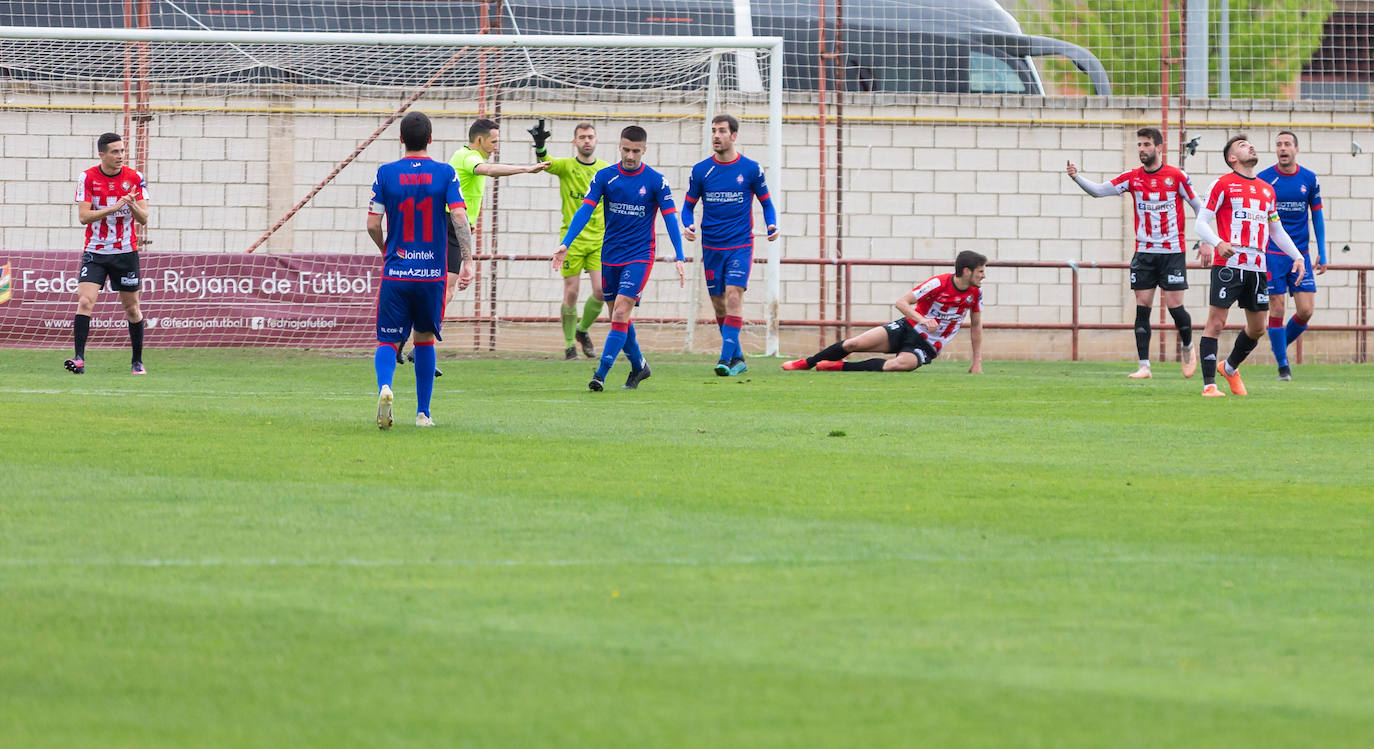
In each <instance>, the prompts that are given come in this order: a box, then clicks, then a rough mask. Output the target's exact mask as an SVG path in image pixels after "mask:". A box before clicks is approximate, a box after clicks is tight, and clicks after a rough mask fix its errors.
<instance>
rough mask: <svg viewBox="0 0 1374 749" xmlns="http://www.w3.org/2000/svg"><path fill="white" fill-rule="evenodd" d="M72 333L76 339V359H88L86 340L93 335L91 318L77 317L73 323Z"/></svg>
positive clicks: (88, 316)
mask: <svg viewBox="0 0 1374 749" xmlns="http://www.w3.org/2000/svg"><path fill="white" fill-rule="evenodd" d="M72 333H73V335H74V336H75V337H76V358H78V359H85V358H86V338H87V337H88V336H89V335H90V334H91V316H90V315H77V316H76V319H75V320H73V321H72Z"/></svg>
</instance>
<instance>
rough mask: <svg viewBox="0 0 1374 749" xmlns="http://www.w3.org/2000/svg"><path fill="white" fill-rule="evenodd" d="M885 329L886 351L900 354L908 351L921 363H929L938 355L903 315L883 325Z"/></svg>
mask: <svg viewBox="0 0 1374 749" xmlns="http://www.w3.org/2000/svg"><path fill="white" fill-rule="evenodd" d="M883 330H886V331H887V353H889V354H900V353H902V352H904V351H905V352H909V353H912V354H915V355H916V358H917V359H920V360H921V364H929V363H930V362H931V361H933V360H934V359H935V357H937V356H939V355H940V352H938V351H936V350H935V347H934V346H931V345H930V342H929V341H927V340H926V337H925V336H923V335H921V332H920V331H919V330H917V329H916V326H915V325H912V324H911V321H910V320H908V319H906V318H905V317H901V318H898V319H896V320H893V321H892V322H890V323H888V324H886V325H884V326H883Z"/></svg>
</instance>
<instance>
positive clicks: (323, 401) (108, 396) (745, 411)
mask: <svg viewBox="0 0 1374 749" xmlns="http://www.w3.org/2000/svg"><path fill="white" fill-rule="evenodd" d="M1308 335H1312V334H1311V333H1309V334H1308ZM1127 338H1129V337H1127ZM1226 345H1228V346H1229V337H1228V339H1227V342H1226ZM65 355H66V354H65V353H62V352H33V351H5V352H3V356H0V414H3V415H4V416H3V419H4V421H3V425H0V435H3V436H2V437H0V445H3V448H0V476H2V477H3V483H0V653H3V654H4V655H3V657H0V684H3V685H5V686H4V688H0V736H3V737H4V740H3V744H4V746H6V747H43V746H52V747H88V746H93V747H138V748H139V749H157V748H158V747H211V748H213V747H331V748H332V747H340V746H368V747H374V746H375V747H402V746H414V747H450V746H452V747H554V746H556V747H583V746H585V747H665V748H669V749H671V748H673V747H750V748H751V749H755V748H760V749H761V748H768V747H907V746H929V747H953V748H956V749H957V748H958V747H1051V746H1052V747H1094V748H1097V747H1113V748H1115V747H1126V748H1128V749H1129V748H1134V747H1189V748H1192V747H1225V748H1226V749H1232V748H1233V747H1247V748H1248V747H1283V746H1290V747H1291V746H1313V747H1322V748H1323V749H1326V748H1328V747H1359V748H1360V749H1364V748H1365V747H1368V746H1370V745H1371V743H1372V742H1371V737H1374V690H1371V689H1370V688H1369V685H1370V674H1371V673H1374V627H1371V626H1370V622H1371V621H1374V543H1371V538H1374V525H1371V523H1372V522H1374V520H1372V519H1374V512H1371V509H1374V461H1371V460H1370V459H1369V449H1368V445H1369V441H1370V426H1369V425H1370V424H1371V423H1374V378H1371V377H1370V376H1369V372H1368V371H1367V365H1340V366H1335V365H1332V366H1304V367H1298V368H1297V372H1296V377H1297V378H1296V379H1295V380H1294V381H1293V382H1291V383H1284V384H1279V383H1277V382H1274V381H1273V371H1272V369H1270V368H1269V367H1267V366H1261V365H1259V364H1256V365H1254V366H1251V367H1247V368H1246V369H1245V370H1244V372H1245V373H1246V375H1247V382H1248V384H1249V389H1250V393H1251V394H1250V396H1249V397H1247V398H1237V397H1228V398H1224V399H1218V400H1212V399H1204V398H1201V397H1199V395H1198V391H1199V388H1200V383H1199V382H1198V381H1197V380H1196V379H1194V380H1184V379H1182V377H1181V376H1180V375H1179V374H1178V371H1177V369H1176V368H1175V367H1172V366H1164V365H1162V364H1161V365H1157V366H1156V375H1155V379H1154V380H1150V381H1146V382H1133V381H1127V380H1126V379H1124V378H1123V377H1122V376H1121V375H1122V373H1123V372H1125V371H1126V369H1125V368H1124V366H1123V365H1112V364H1094V363H1082V364H1068V363H1048V362H1040V363H1005V362H995V361H989V362H985V364H984V369H985V370H986V371H987V374H985V375H977V376H975V375H969V374H966V373H965V370H966V368H967V364H966V363H964V362H957V361H948V362H947V361H943V360H941V361H937V362H936V363H934V364H933V365H931V366H930V367H927V368H923V369H922V370H920V371H919V372H915V373H911V374H892V373H888V374H876V373H828V372H782V371H780V370H778V369H777V363H776V362H777V360H769V359H766V358H762V357H760V358H757V359H754V360H752V361H751V362H750V365H751V371H750V377H749V378H748V380H741V379H737V378H729V379H725V378H719V377H716V376H715V375H714V374H712V372H711V370H710V365H711V363H712V361H713V360H714V357H710V358H706V357H683V356H662V355H651V358H652V361H653V366H654V376H653V378H652V379H651V380H649V381H647V382H646V383H645V384H644V385H643V386H641V387H640V389H639V390H637V391H634V392H622V391H620V390H619V389H611V390H610V391H608V392H605V393H599V394H593V393H589V392H587V391H586V381H587V375H588V372H589V367H590V363H582V364H568V363H565V362H563V361H555V360H551V359H544V360H537V359H533V358H530V359H524V360H515V361H510V360H495V359H477V360H474V359H453V358H445V359H444V361H443V369H444V372H445V376H444V377H443V378H442V379H441V380H439V382H438V383H437V386H436V392H435V401H434V417H435V420H436V421H437V422H438V426H437V427H436V428H434V429H417V428H415V427H414V426H412V421H411V420H410V419H408V418H404V417H405V416H406V415H407V414H408V412H409V410H410V409H413V408H414V384H413V381H412V374H411V368H410V367H402V368H401V369H400V370H399V371H398V372H397V378H396V383H397V385H396V392H397V402H396V405H397V409H398V411H397V415H398V416H399V417H401V418H398V419H397V424H396V428H395V429H394V430H392V431H390V432H379V431H378V430H377V429H376V427H375V426H373V412H374V407H375V395H372V392H371V391H372V388H373V382H372V380H373V373H372V358H371V355H370V354H363V355H356V356H348V355H339V354H307V353H289V352H245V351H236V350H227V349H216V350H209V351H186V350H180V351H165V350H153V351H150V352H148V356H147V361H148V365H149V367H150V369H151V374H149V375H147V376H146V377H130V376H129V374H128V364H127V362H128V358H127V356H128V355H127V352H126V351H123V350H102V351H91V352H89V356H88V357H87V362H88V365H87V374H85V375H82V376H81V377H73V376H72V375H69V374H68V373H67V372H65V371H64V370H63V369H62V366H61V361H62V359H63V357H64V356H65ZM1256 356H1257V357H1258V356H1259V354H1258V353H1257V354H1256ZM624 374H625V366H624V364H623V363H622V364H621V365H620V366H618V367H617V368H616V369H615V370H613V372H612V376H613V378H614V377H617V376H621V377H623V376H624ZM1295 415H1296V416H1295ZM1299 418H1300V420H1299ZM831 433H841V434H844V435H845V437H844V438H843V439H832V438H827V436H826V435H827V434H831Z"/></svg>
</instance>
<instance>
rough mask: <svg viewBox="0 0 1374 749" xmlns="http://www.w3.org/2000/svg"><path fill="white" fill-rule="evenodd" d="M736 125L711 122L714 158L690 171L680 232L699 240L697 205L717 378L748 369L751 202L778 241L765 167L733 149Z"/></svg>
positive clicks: (726, 120) (727, 119)
mask: <svg viewBox="0 0 1374 749" xmlns="http://www.w3.org/2000/svg"><path fill="white" fill-rule="evenodd" d="M738 137H739V120H737V119H735V118H734V117H731V116H730V115H728V114H720V115H716V116H715V117H713V118H712V119H711V150H712V151H714V152H715V153H714V154H713V155H712V156H711V157H710V158H708V159H705V160H704V161H701V162H700V163H698V164H697V165H696V166H694V167H692V176H691V179H689V180H688V182H687V196H686V197H685V198H683V199H682V205H683V208H682V221H683V230H682V233H683V235H684V236H685V237H687V240H688V241H689V242H695V241H696V238H697V226H696V219H695V217H693V215H692V209H693V207H695V206H696V204H697V201H698V200H700V201H701V261H702V268H703V270H705V271H706V292H707V293H708V294H710V296H711V306H712V307H714V308H715V311H716V325H717V326H718V327H719V328H720V361H718V362H717V363H716V366H715V371H716V374H717V375H719V376H721V377H726V376H728V375H738V374H743V373H744V372H745V371H746V370H748V369H749V367H748V366H746V365H745V363H744V351H743V350H742V349H741V348H740V345H739V331H740V327H742V326H743V319H742V313H743V307H744V290H745V289H746V288H748V286H749V269H750V268H751V267H752V266H753V263H754V211H753V206H754V201H753V198H754V197H757V198H758V199H759V205H761V206H762V207H763V221H764V224H765V225H766V226H767V227H768V241H769V242H773V241H776V240H777V238H778V215H777V212H776V211H775V210H774V208H773V201H772V199H770V198H769V197H768V185H767V184H766V183H765V182H764V179H763V167H762V166H759V163H758V162H757V161H754V160H752V159H748V158H745V157H744V156H742V155H740V153H739V152H738V151H736V150H735V139H737V138H738Z"/></svg>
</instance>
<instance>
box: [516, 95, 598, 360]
mask: <svg viewBox="0 0 1374 749" xmlns="http://www.w3.org/2000/svg"><path fill="white" fill-rule="evenodd" d="M530 135H531V136H533V137H534V155H535V156H536V157H537V158H538V159H539V160H540V161H546V162H548V164H549V169H548V172H549V174H553V175H556V176H557V177H558V188H559V193H560V194H561V195H562V198H563V201H562V202H563V226H562V227H561V228H560V229H559V232H560V233H561V234H566V233H567V231H568V226H569V225H571V224H572V219H573V214H575V213H577V209H578V208H581V207H582V198H584V197H586V195H587V188H588V187H589V186H590V185H591V183H592V177H595V176H596V173H597V172H599V171H601V170H602V169H605V168H606V167H608V166H610V164H608V163H606V162H605V161H602V160H601V159H598V158H596V127H594V126H593V125H592V124H591V123H590V122H579V123H577V127H575V128H573V148H574V149H576V151H577V155H576V156H570V157H564V158H559V159H553V158H550V157H549V152H548V149H547V148H545V146H544V143H545V142H546V141H547V140H548V139H549V137H550V136H552V135H553V133H551V132H549V131H548V130H547V129H545V127H544V121H543V120H540V121H539V124H537V125H535V126H534V127H532V128H530ZM605 228H606V221H605V215H604V214H603V212H602V209H601V206H600V205H598V206H597V207H596V212H595V213H593V214H592V218H591V220H590V221H588V222H587V228H586V229H584V230H583V231H582V233H581V234H579V235H578V236H577V239H576V240H575V241H574V242H573V243H572V247H569V248H568V255H567V257H566V258H564V260H563V268H562V272H563V307H562V310H561V313H560V315H559V317H560V319H561V320H562V322H563V346H564V348H563V356H564V358H565V359H576V358H577V346H578V345H580V346H581V347H582V353H583V354H584V355H585V356H586V357H587V358H588V359H594V358H596V347H595V346H593V345H592V337H591V335H589V334H588V332H587V331H589V330H591V327H592V323H594V322H596V318H597V317H598V316H599V315H600V314H601V310H602V308H603V307H605V306H606V304H605V301H604V299H603V298H602V296H601V236H602V233H603V232H604V231H605ZM584 270H585V271H586V272H587V275H588V276H589V277H590V279H591V282H592V295H591V297H590V298H589V299H587V303H586V305H584V306H583V307H582V317H581V320H580V321H579V320H578V315H577V287H578V286H579V285H580V284H581V275H582V271H584ZM574 341H576V345H574Z"/></svg>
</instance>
